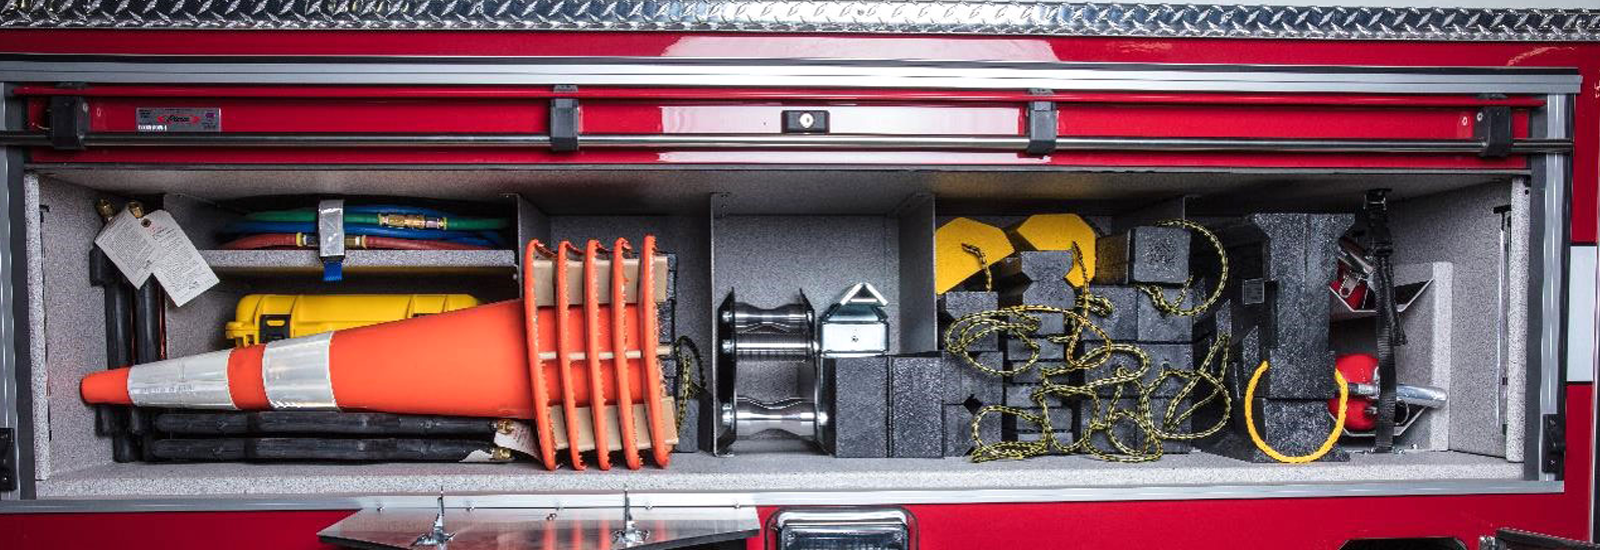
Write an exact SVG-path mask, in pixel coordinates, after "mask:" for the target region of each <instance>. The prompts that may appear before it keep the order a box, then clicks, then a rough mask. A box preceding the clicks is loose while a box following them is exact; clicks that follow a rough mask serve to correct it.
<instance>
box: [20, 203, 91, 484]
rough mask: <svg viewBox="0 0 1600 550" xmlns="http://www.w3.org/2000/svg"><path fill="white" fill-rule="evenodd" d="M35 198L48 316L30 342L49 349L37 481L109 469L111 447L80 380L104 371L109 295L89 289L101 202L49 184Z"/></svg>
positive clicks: (39, 320) (40, 371)
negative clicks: (81, 390)
mask: <svg viewBox="0 0 1600 550" xmlns="http://www.w3.org/2000/svg"><path fill="white" fill-rule="evenodd" d="M38 192H39V195H38V197H39V205H38V212H39V220H40V222H39V233H38V239H39V240H38V245H39V247H38V249H37V251H36V253H37V255H38V256H37V257H38V258H40V261H41V263H40V267H41V272H42V283H43V289H44V292H43V294H42V295H41V296H40V299H41V300H42V301H43V313H44V314H43V315H39V316H36V317H33V322H34V323H35V325H34V326H33V327H31V328H32V330H34V331H35V335H36V337H35V338H34V339H33V341H35V342H42V343H43V344H44V349H43V352H44V353H43V355H44V361H43V363H42V368H41V367H40V365H41V363H35V368H34V371H33V372H34V383H35V390H34V391H35V394H34V395H44V396H48V398H47V399H36V400H35V401H34V404H35V410H34V414H35V416H34V418H36V419H39V421H38V422H36V428H35V429H39V428H40V427H42V428H43V429H42V430H40V431H38V432H36V435H35V438H34V441H35V442H36V443H35V444H36V446H37V447H36V451H35V452H36V453H37V456H39V457H41V458H40V459H39V462H40V467H39V469H38V477H41V478H47V477H49V476H54V475H57V474H61V473H65V472H71V471H75V470H81V469H84V468H90V467H94V466H101V465H105V464H109V463H111V443H110V440H109V439H101V438H99V437H97V436H95V433H94V410H93V409H92V408H90V407H89V406H87V405H84V404H83V402H82V401H80V400H79V399H78V381H79V380H80V379H82V378H83V376H84V375H86V374H89V373H91V372H95V371H100V370H104V369H105V368H106V353H105V352H106V349H105V339H106V332H105V322H106V321H105V294H104V293H103V292H102V291H101V290H100V288H98V287H95V286H93V285H90V284H89V252H90V250H91V247H93V246H94V245H93V243H94V238H95V236H96V235H97V234H99V232H100V226H101V221H100V216H99V215H98V214H96V213H95V210H94V201H95V198H96V197H98V196H100V195H99V193H96V192H94V191H91V190H89V189H85V188H83V187H78V186H76V185H68V184H61V183H57V182H53V181H48V180H43V181H40V182H39V190H38ZM31 240H32V236H31V235H30V241H31ZM30 252H34V251H30ZM41 332H42V333H43V334H42V337H39V336H38V335H39V334H40V333H41ZM41 385H42V387H40V386H41Z"/></svg>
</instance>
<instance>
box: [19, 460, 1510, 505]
mask: <svg viewBox="0 0 1600 550" xmlns="http://www.w3.org/2000/svg"><path fill="white" fill-rule="evenodd" d="M1521 471H1522V465H1520V464H1515V463H1510V462H1506V461H1505V460H1502V459H1499V458H1495V457H1485V456H1479V455H1473V454H1469V453H1459V452H1411V453H1402V454H1395V455H1372V454H1361V453H1357V454H1355V455H1353V456H1352V457H1351V460H1350V462H1326V463H1315V464H1302V465H1297V466H1295V467H1284V466H1283V465H1279V464H1251V463H1246V462H1240V461H1237V460H1233V459H1229V458H1225V457H1221V456H1217V455H1210V454H1205V453H1194V454H1187V455H1170V456H1167V457H1164V458H1162V459H1161V460H1160V461H1157V462H1148V463H1135V464H1121V463H1112V462H1105V461H1100V460H1095V459H1092V458H1088V457H1083V456H1051V457H1040V458H1034V459H1031V460H1027V461H1021V462H998V463H983V464H974V463H971V462H968V461H967V459H965V458H944V459H895V458H888V459H848V460H840V459H835V458H832V457H828V456H824V455H820V454H795V453H788V452H774V453H763V452H747V453H741V454H740V455H739V456H738V457H735V458H717V457H713V456H711V455H709V454H705V453H697V454H676V455H673V459H672V468H670V469H667V470H645V471H643V472H631V471H629V470H626V469H620V468H619V469H615V470H612V471H611V472H601V471H598V470H589V471H585V472H575V471H573V470H571V469H567V468H563V469H561V470H558V471H555V472H547V471H545V470H543V469H542V468H539V467H537V466H535V465H533V464H532V463H528V462H521V463H515V464H399V463H389V464H369V465H363V466H352V465H347V464H335V465H328V464H238V463H231V464H206V463H195V464H107V465H102V466H97V467H92V468H88V469H83V470H77V471H73V472H70V473H60V474H57V475H55V476H52V478H51V479H50V480H49V481H47V482H42V483H40V485H39V494H40V495H41V496H44V497H53V498H95V497H100V498H106V497H111V498H115V497H121V496H125V495H129V494H137V495H144V496H146V497H156V496H174V497H185V496H187V497H216V496H224V495H233V496H238V495H248V496H255V497H266V496H281V495H350V494H355V495H378V494H408V493H411V494H428V493H431V492H436V491H438V490H440V488H441V487H442V488H443V489H444V491H445V492H447V493H450V494H463V493H541V494H543V493H570V492H609V491H621V490H623V489H624V488H626V489H629V490H632V491H705V490H707V489H710V488H738V489H737V490H738V491H745V492H749V491H758V492H769V491H778V492H786V491H893V490H955V491H970V490H972V489H976V488H985V489H1035V490H1054V491H1061V492H1062V493H1061V494H1063V495H1065V494H1069V493H1070V492H1071V491H1073V490H1093V489H1100V490H1106V489H1110V490H1115V489H1132V488H1141V487H1142V488H1149V487H1173V486H1200V487H1205V486H1235V485H1261V484H1302V483H1316V484H1341V483H1374V482H1389V483H1415V482H1425V481H1431V482H1439V481H1458V482H1466V481H1479V480H1500V481H1503V480H1506V479H1515V478H1516V477H1517V476H1519V475H1521ZM730 490H731V489H730Z"/></svg>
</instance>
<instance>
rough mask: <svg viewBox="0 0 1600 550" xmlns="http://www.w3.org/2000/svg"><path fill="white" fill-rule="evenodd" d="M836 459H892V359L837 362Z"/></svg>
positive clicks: (834, 366) (832, 372)
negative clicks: (890, 398)
mask: <svg viewBox="0 0 1600 550" xmlns="http://www.w3.org/2000/svg"><path fill="white" fill-rule="evenodd" d="M828 372H829V373H830V376H832V378H833V380H831V381H830V382H831V384H832V386H833V393H834V398H833V426H834V428H833V430H834V436H833V441H834V448H833V456H836V457H840V458H883V457H886V456H889V440H888V438H889V435H888V434H889V429H888V422H889V420H888V416H889V412H888V411H889V358H887V357H859V358H844V359H834V360H833V368H831V369H828Z"/></svg>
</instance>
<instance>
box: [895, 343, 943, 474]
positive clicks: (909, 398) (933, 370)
mask: <svg viewBox="0 0 1600 550" xmlns="http://www.w3.org/2000/svg"><path fill="white" fill-rule="evenodd" d="M942 360H943V359H942V358H941V357H939V356H929V357H922V356H901V357H894V358H892V359H891V360H890V361H889V392H888V393H889V418H888V425H889V456H892V457H895V458H939V457H942V456H944V413H943V412H942V411H941V410H940V408H941V407H942V404H941V403H940V398H941V397H943V394H944V388H943V387H941V382H943V380H942V379H941V374H943V368H942V365H941V364H940V363H941V361H942Z"/></svg>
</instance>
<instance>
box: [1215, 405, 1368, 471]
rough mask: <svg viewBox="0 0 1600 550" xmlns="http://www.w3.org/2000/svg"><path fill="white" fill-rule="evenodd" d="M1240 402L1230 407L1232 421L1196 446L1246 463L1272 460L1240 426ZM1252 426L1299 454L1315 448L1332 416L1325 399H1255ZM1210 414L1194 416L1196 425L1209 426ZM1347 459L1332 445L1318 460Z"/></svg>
mask: <svg viewBox="0 0 1600 550" xmlns="http://www.w3.org/2000/svg"><path fill="white" fill-rule="evenodd" d="M1242 405H1243V403H1242V402H1238V401H1236V402H1235V403H1234V407H1233V414H1232V415H1231V416H1232V418H1233V420H1232V421H1231V423H1230V427H1229V429H1224V430H1222V431H1221V432H1219V433H1218V434H1217V435H1216V436H1213V437H1210V438H1206V439H1204V440H1201V443H1200V447H1201V448H1202V449H1204V450H1205V451H1206V452H1208V453H1212V454H1218V455H1222V456H1226V457H1229V458H1234V459H1238V460H1245V461H1249V462H1276V461H1275V460H1273V459H1272V457H1269V456H1267V455H1266V453H1263V452H1261V450H1260V449H1257V448H1256V445H1255V443H1254V442H1252V441H1251V440H1250V435H1249V433H1248V432H1246V431H1245V429H1244V412H1243V409H1242V408H1241V406H1242ZM1254 406H1255V412H1254V415H1255V419H1256V428H1257V430H1258V433H1260V434H1261V438H1262V439H1263V440H1265V441H1266V442H1267V444H1269V445H1271V446H1272V448H1273V449H1276V450H1277V451H1278V452H1279V453H1282V454H1284V455H1287V456H1299V455H1304V454H1308V453H1311V452H1312V451H1315V450H1316V449H1317V447H1320V446H1321V445H1322V442H1323V441H1325V440H1326V439H1327V438H1328V432H1329V431H1331V430H1333V418H1332V417H1331V416H1329V415H1328V402H1327V401H1326V400H1321V399H1317V400H1284V399H1262V398H1257V399H1256V400H1255V404H1254ZM1215 418H1216V417H1215V416H1214V415H1207V417H1202V415H1196V418H1195V419H1194V423H1195V424H1196V425H1200V426H1209V425H1211V423H1212V422H1213V421H1214V420H1215ZM1348 460H1350V454H1349V453H1347V452H1345V451H1344V450H1342V449H1339V448H1337V447H1335V448H1334V449H1333V450H1332V451H1329V452H1328V454H1326V455H1324V456H1323V457H1322V458H1321V459H1319V461H1321V462H1344V461H1348Z"/></svg>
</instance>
